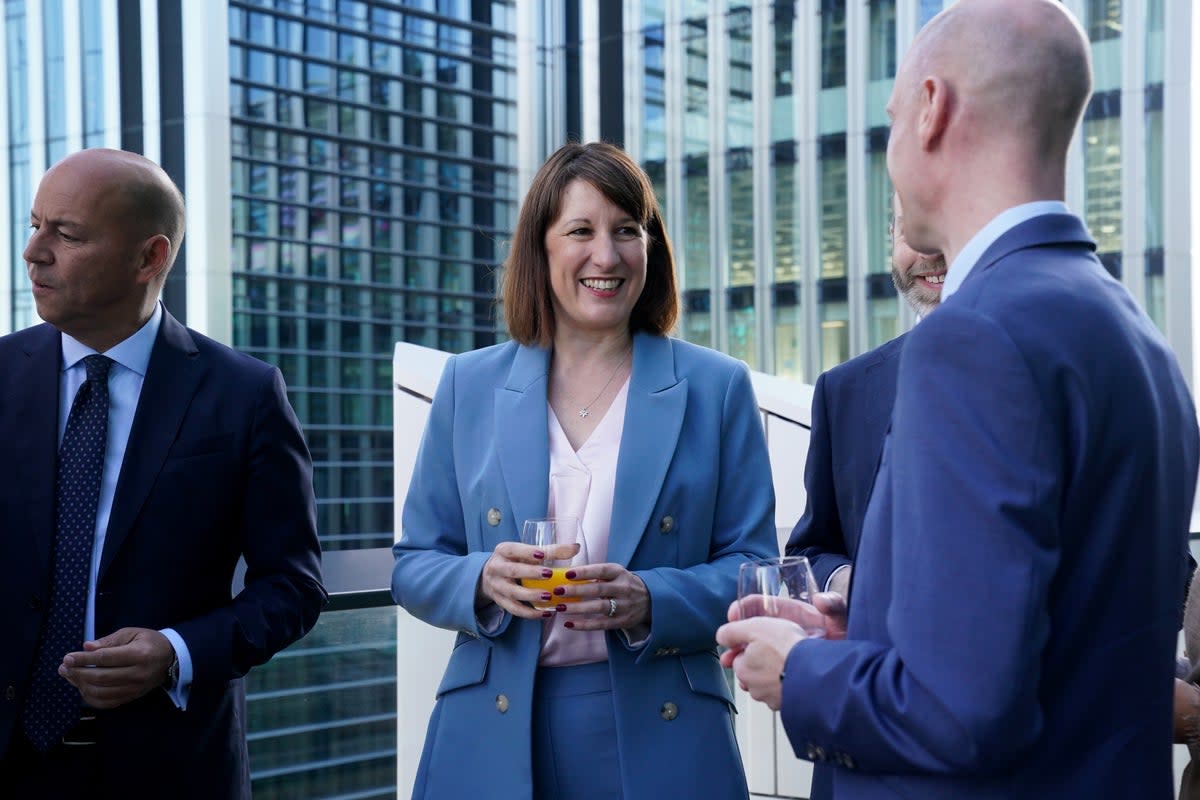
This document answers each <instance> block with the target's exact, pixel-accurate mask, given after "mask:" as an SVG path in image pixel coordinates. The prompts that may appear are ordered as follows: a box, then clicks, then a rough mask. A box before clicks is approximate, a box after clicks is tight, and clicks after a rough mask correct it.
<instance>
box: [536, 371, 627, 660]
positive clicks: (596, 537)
mask: <svg viewBox="0 0 1200 800" xmlns="http://www.w3.org/2000/svg"><path fill="white" fill-rule="evenodd" d="M628 398H629V379H628V378H626V379H625V383H624V385H622V386H621V389H620V391H618V392H617V396H616V397H614V398H613V401H612V405H610V406H609V407H608V411H607V412H605V414H604V418H603V419H601V420H600V424H599V425H597V426H596V429H595V430H593V431H592V435H591V436H589V437H588V439H587V441H586V442H584V443H583V445H582V446H581V447H580V448H579V450H575V449H574V448H573V447H571V442H570V441H569V440H568V439H567V434H566V433H564V432H563V429H562V425H561V424H560V423H559V421H558V417H557V416H555V414H554V409H553V408H550V409H549V412H550V413H549V414H548V415H547V416H548V417H549V421H548V425H549V432H550V494H549V503H548V506H547V515H548V516H551V517H558V516H563V517H575V518H576V519H578V520H579V528H580V531H581V534H582V536H583V538H584V541H585V542H586V543H587V551H588V560H589V561H590V562H591V563H593V564H599V563H601V562H604V561H607V560H608V533H609V528H610V527H611V526H612V507H613V494H614V491H615V489H616V480H617V456H618V455H619V454H620V450H621V433H622V432H623V431H624V430H625V405H626V401H627V400H628ZM569 618H570V615H568V614H556V615H554V616H553V617H550V618H549V619H547V620H545V621H544V622H543V623H542V626H543V627H542V653H541V656H540V657H539V658H538V664H539V665H541V666H544V667H565V666H570V665H572V664H591V663H594V662H597V661H607V660H608V650H607V648H606V646H605V640H604V631H573V630H570V629H569V628H565V627H563V622H565V621H566V620H567V619H569Z"/></svg>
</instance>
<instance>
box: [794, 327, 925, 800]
mask: <svg viewBox="0 0 1200 800" xmlns="http://www.w3.org/2000/svg"><path fill="white" fill-rule="evenodd" d="M906 336H908V334H907V333H903V334H901V335H899V336H897V337H896V338H895V339H892V340H891V341H888V342H884V343H883V344H881V345H880V346H879V347H876V348H875V349H874V350H870V351H868V352H866V353H863V354H862V355H860V356H857V357H856V358H852V359H850V360H849V361H846V362H844V363H842V364H838V365H837V366H836V367H832V368H831V369H829V370H827V371H825V372H823V373H822V374H821V375H819V376H818V377H817V385H816V389H815V390H814V392H813V400H812V430H811V431H809V439H808V457H807V458H806V459H805V462H804V489H805V493H806V495H807V501H806V503H805V506H804V514H803V516H801V517H800V521H799V522H797V523H796V527H795V528H793V529H792V535H791V538H789V539H788V543H787V548H786V550H787V554H788V555H801V556H807V557H808V559H809V561H811V562H812V568H813V574H814V575H815V576H816V579H817V581H818V583H819V584H820V585H821V586H824V585H825V584H826V583H827V582H828V581H829V577H830V576H831V575H832V574H833V572H834V570H836V569H837V568H838V567H841V566H843V565H847V564H852V563H853V562H854V556H855V554H856V553H857V552H858V540H859V536H860V535H861V533H862V523H863V515H864V514H865V513H866V511H867V500H868V499H869V498H870V497H871V489H872V487H873V486H874V485H875V470H876V468H877V467H878V466H879V454H880V452H881V451H882V450H883V438H884V436H885V435H886V434H887V429H888V424H889V423H890V422H891V418H892V404H893V402H894V401H895V399H896V373H897V371H898V370H899V368H900V352H901V349H902V348H903V347H904V338H905V337H906ZM832 795H833V773H832V771H831V770H830V768H829V767H828V766H827V765H825V764H817V765H816V766H815V768H814V770H813V779H812V790H811V792H810V800H828V798H830V797H832Z"/></svg>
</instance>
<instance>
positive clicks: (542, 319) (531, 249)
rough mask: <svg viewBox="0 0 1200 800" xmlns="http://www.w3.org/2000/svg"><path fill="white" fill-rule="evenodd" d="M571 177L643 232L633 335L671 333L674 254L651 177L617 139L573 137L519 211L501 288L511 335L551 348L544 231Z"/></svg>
mask: <svg viewBox="0 0 1200 800" xmlns="http://www.w3.org/2000/svg"><path fill="white" fill-rule="evenodd" d="M575 180H583V181H587V182H588V183H590V184H591V185H592V186H594V187H596V189H597V191H599V192H600V193H601V194H602V195H604V196H605V197H606V198H608V200H609V201H611V202H612V203H613V204H614V205H615V206H617V208H620V209H621V210H622V211H624V212H625V213H626V214H629V216H631V217H633V219H635V220H636V221H637V222H638V223H639V224H640V225H641V226H642V229H643V230H645V231H646V234H647V237H648V242H647V250H646V285H645V287H644V288H643V289H642V294H641V296H640V297H639V298H638V300H637V303H636V304H635V305H634V307H633V313H632V314H631V315H630V318H629V331H630V333H636V332H638V331H647V332H649V333H653V334H658V335H665V334H667V333H670V332H671V330H672V329H673V328H674V327H675V320H676V319H677V318H678V317H679V294H678V291H677V290H676V287H675V257H674V256H673V255H672V253H671V241H670V239H668V238H667V231H666V229H665V228H664V227H663V220H662V210H661V209H660V208H659V207H658V198H656V197H655V196H654V188H653V187H652V186H651V185H650V179H649V178H648V177H646V173H645V172H644V171H643V170H642V168H641V167H639V166H638V165H637V163H635V162H634V160H633V159H632V158H630V157H629V156H628V155H626V153H625V151H624V150H622V149H621V148H619V147H616V146H615V145H611V144H608V143H605V142H591V143H589V144H578V143H575V142H571V143H569V144H566V145H563V146H562V147H560V148H559V149H558V150H557V151H556V152H555V153H554V155H552V156H550V158H548V159H547V160H546V163H545V164H542V168H541V169H539V170H538V172H537V175H535V176H534V177H533V183H532V184H530V186H529V192H528V193H527V194H526V195H525V202H524V203H522V205H521V213H520V215H519V216H518V217H517V229H516V231H514V233H513V240H512V249H511V250H510V251H509V255H508V260H507V261H506V262H505V264H504V278H503V283H502V285H501V291H500V299H501V300H502V302H503V303H504V322H505V324H506V325H507V326H508V334H509V336H511V337H512V338H513V339H515V340H516V341H517V342H519V343H521V344H524V345H537V346H541V347H548V346H549V345H550V344H551V342H552V341H553V339H554V304H553V301H552V295H551V289H550V263H549V261H548V259H547V258H546V231H547V230H548V229H549V227H550V225H551V224H553V222H554V221H555V220H556V219H558V215H559V212H560V211H561V207H562V197H563V193H564V192H565V191H566V188H567V185H568V184H569V183H571V182H572V181H575Z"/></svg>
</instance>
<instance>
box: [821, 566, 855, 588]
mask: <svg viewBox="0 0 1200 800" xmlns="http://www.w3.org/2000/svg"><path fill="white" fill-rule="evenodd" d="M846 569H850V565H849V564H842V565H841V566H840V567H838V568H837V569H835V570H834V571H833V572H831V573H829V577H828V578H826V579H825V591H827V592H831V591H833V590H832V589H830V588H829V587H831V586H833V578H834V576H835V575H837V574H838V573H839V572H841V571H842V570H846Z"/></svg>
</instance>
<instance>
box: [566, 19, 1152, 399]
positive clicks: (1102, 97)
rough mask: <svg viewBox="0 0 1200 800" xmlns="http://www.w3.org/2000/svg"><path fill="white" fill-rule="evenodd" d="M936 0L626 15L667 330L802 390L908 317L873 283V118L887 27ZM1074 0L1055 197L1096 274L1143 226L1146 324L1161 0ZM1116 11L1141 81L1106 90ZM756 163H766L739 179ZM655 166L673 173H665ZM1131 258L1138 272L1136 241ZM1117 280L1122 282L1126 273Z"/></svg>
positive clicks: (900, 29) (881, 229) (882, 142)
mask: <svg viewBox="0 0 1200 800" xmlns="http://www.w3.org/2000/svg"><path fill="white" fill-rule="evenodd" d="M950 4H951V2H949V0H917V2H907V1H905V0H869V2H862V3H851V2H848V0H811V2H809V3H806V4H798V3H795V2H792V0H775V1H774V2H769V3H745V2H736V1H735V0H730V1H729V2H728V3H725V4H720V5H717V4H711V3H704V2H699V1H698V0H657V2H654V3H652V4H646V5H645V6H644V7H643V8H642V11H641V16H640V19H639V23H640V25H641V26H642V28H641V30H640V36H637V37H634V38H631V39H630V40H629V41H630V42H633V43H638V42H640V43H641V45H642V46H643V47H644V51H643V53H642V64H643V73H642V75H641V86H639V87H637V91H632V92H627V93H626V97H627V98H628V100H627V102H628V103H630V104H638V103H640V104H641V106H642V108H641V109H640V114H642V115H643V116H639V113H635V112H634V111H630V112H629V113H628V114H626V117H627V118H634V119H643V120H644V125H643V130H642V131H641V132H640V135H639V136H637V137H633V141H635V142H636V143H637V145H638V147H640V148H641V150H640V152H636V153H635V156H637V157H638V158H639V159H640V160H641V161H642V163H643V164H645V166H646V168H647V171H648V172H649V173H650V174H651V176H652V177H654V176H657V177H654V180H655V187H656V189H658V191H659V193H660V197H662V199H663V203H664V207H666V208H673V207H674V208H676V209H677V210H678V209H681V210H682V212H681V213H677V214H676V215H674V216H669V217H668V221H669V222H670V224H671V225H672V226H673V227H672V232H673V234H674V236H675V241H676V244H677V245H678V246H679V247H678V250H679V257H680V262H681V282H682V285H683V299H684V303H683V308H684V313H683V318H682V320H681V324H680V335H681V336H683V337H684V338H687V339H689V340H691V341H694V342H698V343H700V344H705V345H710V346H714V347H717V348H720V349H722V350H724V351H726V352H728V353H730V354H732V355H734V356H736V357H737V358H740V359H743V360H745V361H746V362H747V363H748V364H750V365H751V366H753V367H755V368H757V369H762V370H765V371H768V372H774V373H776V374H778V375H782V376H785V377H792V378H798V379H801V380H806V381H813V380H815V379H816V376H817V375H818V374H819V373H820V372H822V371H824V370H826V369H828V368H830V367H832V366H834V365H836V364H838V363H841V362H842V361H845V360H846V359H848V358H850V357H852V356H854V355H857V354H858V353H861V352H864V351H866V350H868V349H870V348H873V347H877V346H879V345H880V344H882V343H884V342H886V341H888V340H889V339H892V338H894V337H895V336H897V335H898V334H900V333H901V332H903V330H904V329H905V328H906V327H907V326H908V325H910V324H911V322H912V320H913V319H914V314H913V312H912V311H911V309H909V308H908V307H907V306H906V305H905V304H904V303H903V301H901V300H900V298H898V297H897V295H896V291H895V287H894V286H893V285H892V281H891V275H890V272H891V240H890V233H889V232H890V223H891V198H892V185H891V181H890V179H889V177H888V173H887V140H888V122H887V117H886V113H885V110H884V109H885V106H886V104H887V99H888V97H889V95H890V94H891V90H892V85H893V81H894V77H895V72H896V67H897V64H898V61H899V53H900V52H901V50H902V45H903V44H904V42H901V41H900V38H901V37H902V36H908V35H910V33H911V32H912V31H915V30H918V29H919V28H920V27H921V26H922V25H924V24H925V23H926V22H928V21H929V20H930V19H931V18H932V17H933V16H934V15H936V14H937V13H938V12H940V11H941V10H942V9H943V8H945V7H946V6H948V5H950ZM1078 5H1079V7H1080V9H1081V10H1082V12H1083V18H1082V19H1081V22H1082V24H1083V26H1084V27H1085V29H1086V30H1087V31H1088V32H1089V35H1090V36H1091V45H1092V54H1093V59H1094V68H1095V87H1096V91H1095V96H1094V98H1093V100H1092V102H1091V103H1090V104H1089V106H1088V108H1087V110H1086V114H1085V119H1084V122H1083V125H1082V130H1081V134H1080V143H1081V147H1080V148H1079V153H1080V155H1081V159H1080V161H1079V164H1078V166H1077V167H1073V169H1074V170H1075V172H1074V173H1073V175H1072V176H1071V179H1072V181H1074V183H1073V184H1072V187H1071V188H1072V191H1073V192H1077V194H1075V195H1073V202H1075V203H1076V207H1077V210H1078V212H1079V213H1080V214H1081V216H1082V217H1083V218H1084V220H1085V222H1086V223H1087V224H1088V226H1089V228H1090V229H1091V231H1092V233H1093V235H1094V236H1095V237H1096V239H1097V241H1098V243H1099V255H1100V258H1101V259H1102V261H1103V263H1104V264H1105V266H1106V267H1107V268H1108V269H1109V270H1110V271H1111V272H1112V273H1113V274H1115V275H1118V276H1120V275H1121V273H1122V263H1123V261H1128V260H1129V259H1130V256H1129V255H1128V254H1126V253H1125V250H1126V249H1127V248H1128V247H1129V246H1131V243H1132V241H1133V240H1132V239H1131V238H1130V237H1129V235H1128V230H1127V226H1130V225H1135V224H1136V225H1137V226H1139V237H1138V239H1139V242H1140V240H1141V238H1142V235H1141V232H1140V231H1141V228H1142V226H1144V239H1145V252H1144V255H1145V259H1144V261H1145V287H1144V299H1145V304H1146V308H1147V309H1148V311H1149V313H1150V315H1151V317H1152V318H1153V319H1155V320H1156V322H1158V324H1159V325H1160V326H1164V328H1165V324H1166V323H1165V314H1166V311H1165V306H1166V302H1165V298H1166V289H1165V283H1164V280H1165V278H1164V246H1165V244H1164V241H1165V233H1164V230H1165V229H1164V219H1163V218H1164V216H1165V215H1166V213H1167V209H1166V208H1165V194H1166V192H1167V184H1168V183H1169V180H1168V176H1165V175H1164V156H1163V148H1164V122H1163V96H1164V91H1163V86H1164V76H1165V74H1166V73H1167V70H1168V65H1166V64H1165V63H1164V58H1165V52H1166V49H1167V48H1166V47H1165V45H1164V40H1165V33H1164V26H1165V22H1166V19H1165V18H1166V15H1167V13H1168V10H1167V6H1168V5H1169V3H1166V1H1165V0H1082V2H1081V3H1079V4H1078ZM600 8H601V13H602V14H603V13H604V12H605V9H604V5H603V4H600ZM1131 14H1138V15H1144V20H1142V21H1140V22H1139V23H1138V24H1137V25H1135V26H1134V29H1135V30H1137V31H1138V36H1144V47H1138V48H1134V50H1135V52H1137V53H1138V54H1139V57H1141V54H1142V51H1143V49H1144V59H1145V67H1144V69H1145V83H1144V86H1126V85H1124V84H1123V82H1122V80H1123V75H1124V74H1125V73H1126V72H1128V70H1127V69H1126V68H1125V66H1126V65H1124V64H1123V59H1124V58H1127V57H1128V56H1127V55H1126V53H1128V52H1129V51H1130V49H1131V48H1130V46H1129V42H1128V41H1127V38H1128V36H1127V35H1126V29H1127V28H1128V27H1129V24H1128V21H1129V16H1130V15H1131ZM905 15H910V17H909V18H905ZM760 38H761V41H760ZM567 46H568V47H570V46H572V45H571V44H570V43H568V44H567ZM763 75H765V76H767V77H766V79H763V78H761V77H760V76H763ZM673 98H676V99H677V105H673V102H672V99H673ZM1133 100H1136V101H1137V102H1138V103H1139V104H1140V105H1141V106H1142V107H1141V108H1140V109H1138V111H1139V112H1140V113H1143V114H1144V120H1143V124H1142V127H1143V131H1144V140H1143V141H1139V142H1138V143H1137V145H1136V146H1135V145H1134V144H1132V143H1130V142H1126V141H1123V137H1125V136H1128V135H1129V131H1128V130H1127V129H1126V128H1124V127H1123V124H1122V119H1123V117H1122V105H1123V103H1124V104H1125V105H1129V103H1130V102H1131V101H1133ZM1143 100H1144V102H1143ZM1125 110H1126V111H1127V112H1128V111H1129V109H1128V108H1127V109H1125ZM673 112H674V113H676V114H677V115H678V116H679V123H678V124H677V126H675V127H673V126H672V125H671V119H670V117H671V114H672V113H673ZM601 113H602V114H603V109H601ZM664 115H665V116H666V119H665V120H664V119H663V117H664ZM713 126H718V127H717V129H716V130H713ZM760 126H761V128H763V129H765V130H759V127H760ZM673 130H674V131H676V132H677V133H676V134H675V139H672V131H673ZM1135 147H1136V149H1137V150H1139V151H1141V152H1140V153H1139V155H1138V158H1137V161H1138V163H1136V164H1134V163H1130V162H1131V160H1132V159H1133V155H1132V153H1131V148H1135ZM764 150H765V151H766V155H765V157H763V151H764ZM1143 161H1144V163H1142V162H1143ZM764 165H765V170H766V172H767V173H768V174H766V175H760V174H757V171H758V170H760V169H764ZM1131 171H1132V172H1131ZM672 174H675V175H679V176H680V179H679V180H678V181H677V182H674V183H673V182H672V180H670V179H669V177H670V176H671V175H672ZM1131 174H1132V175H1137V176H1138V178H1139V180H1140V179H1142V178H1143V177H1144V189H1145V192H1144V208H1137V209H1130V208H1126V207H1125V206H1126V204H1127V203H1128V202H1130V201H1129V199H1128V197H1129V196H1130V195H1129V193H1128V192H1127V191H1126V192H1124V193H1123V189H1124V188H1125V187H1124V186H1123V184H1124V182H1125V181H1126V180H1128V178H1129V176H1130V175H1131ZM1133 196H1135V197H1136V196H1137V195H1133ZM1137 202H1138V203H1141V202H1143V201H1142V200H1140V199H1139V200H1138V201H1137ZM1136 255H1138V256H1139V258H1138V262H1139V268H1140V267H1141V260H1142V259H1141V258H1140V256H1141V252H1140V250H1139V251H1138V252H1137V253H1136ZM764 287H765V289H766V291H762V289H763V288H764ZM1131 289H1133V291H1134V292H1135V293H1139V292H1141V287H1140V286H1139V285H1138V281H1132V282H1131ZM764 300H765V301H766V302H765V304H764V302H763V301H764Z"/></svg>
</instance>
